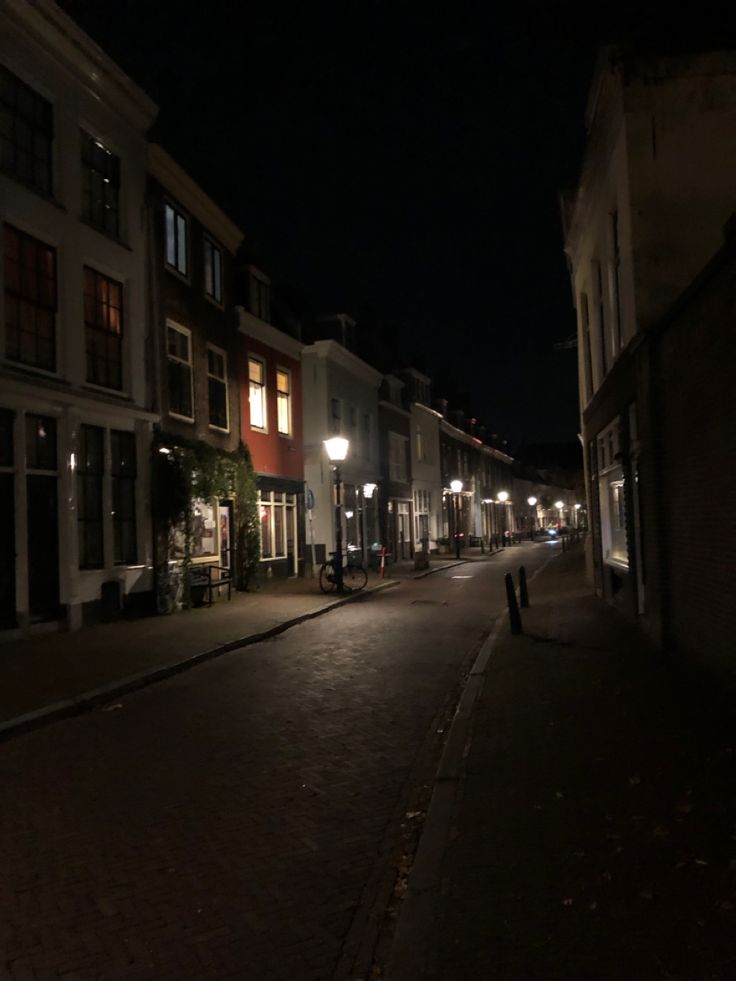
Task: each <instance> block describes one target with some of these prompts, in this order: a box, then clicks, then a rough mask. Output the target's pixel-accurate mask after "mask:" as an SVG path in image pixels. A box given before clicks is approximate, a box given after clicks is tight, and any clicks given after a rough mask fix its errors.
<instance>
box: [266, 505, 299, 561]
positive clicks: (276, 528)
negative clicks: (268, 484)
mask: <svg viewBox="0 0 736 981" xmlns="http://www.w3.org/2000/svg"><path fill="white" fill-rule="evenodd" d="M260 507H261V558H262V559H279V558H285V557H286V556H287V555H288V556H289V557H290V558H294V557H295V555H294V552H295V549H296V537H295V528H296V525H295V516H296V495H295V494H285V493H284V492H283V491H265V490H262V491H261V502H260Z"/></svg>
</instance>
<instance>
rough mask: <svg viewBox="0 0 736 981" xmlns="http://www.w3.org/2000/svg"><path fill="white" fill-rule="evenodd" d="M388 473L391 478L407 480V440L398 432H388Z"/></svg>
mask: <svg viewBox="0 0 736 981" xmlns="http://www.w3.org/2000/svg"><path fill="white" fill-rule="evenodd" d="M388 475H389V479H390V480H406V440H405V439H404V437H403V436H400V435H399V434H398V433H389V434H388Z"/></svg>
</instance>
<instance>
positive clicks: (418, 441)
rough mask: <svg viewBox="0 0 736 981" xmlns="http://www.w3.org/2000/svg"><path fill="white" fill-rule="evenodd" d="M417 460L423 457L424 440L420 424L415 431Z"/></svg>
mask: <svg viewBox="0 0 736 981" xmlns="http://www.w3.org/2000/svg"><path fill="white" fill-rule="evenodd" d="M416 446H417V460H423V459H424V441H423V440H422V429H421V426H417V432H416Z"/></svg>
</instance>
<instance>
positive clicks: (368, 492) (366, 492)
mask: <svg viewBox="0 0 736 981" xmlns="http://www.w3.org/2000/svg"><path fill="white" fill-rule="evenodd" d="M375 492H376V484H363V497H364V498H365V499H366V501H370V499H371V498H372V497H373V495H374V494H375Z"/></svg>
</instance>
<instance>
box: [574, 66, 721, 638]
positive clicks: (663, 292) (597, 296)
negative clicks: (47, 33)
mask: <svg viewBox="0 0 736 981" xmlns="http://www.w3.org/2000/svg"><path fill="white" fill-rule="evenodd" d="M735 108H736V55H734V54H732V53H717V52H715V53H714V52H711V53H708V54H695V55H690V56H647V57H643V56H637V55H632V54H628V53H626V52H623V51H619V50H614V49H606V50H605V51H604V52H603V53H602V55H601V58H600V62H599V66H598V69H597V71H596V75H595V78H594V81H593V85H592V88H591V95H590V100H589V105H588V112H587V120H586V122H587V128H588V145H587V149H586V153H585V159H584V163H583V168H582V175H581V179H580V184H579V186H578V188H577V189H576V191H575V192H573V193H572V194H569V195H567V196H565V197H564V199H563V220H564V231H565V252H566V255H567V257H568V262H569V267H570V273H571V283H572V290H573V298H574V302H575V306H576V309H577V319H578V352H579V387H580V406H581V431H582V436H583V440H584V445H585V467H586V487H587V495H588V516H589V521H590V527H591V531H592V535H591V536H590V542H589V560H590V568H591V576H592V580H593V582H594V584H595V588H596V590H597V591H598V592H599V593H600V594H601V595H603V596H605V597H606V598H607V599H608V600H609V601H611V602H613V603H615V604H616V605H618V606H619V607H620V608H621V609H622V610H624V611H625V612H626V613H628V614H629V615H630V616H632V617H636V618H638V620H639V622H640V623H641V625H642V626H643V627H644V629H645V630H646V631H647V632H648V633H649V634H650V635H651V636H652V637H653V638H654V639H655V640H657V641H663V640H666V638H667V635H668V631H669V629H670V620H669V616H668V614H667V609H668V603H669V600H668V593H669V587H668V576H669V575H670V572H668V571H667V564H666V562H665V559H664V555H663V552H662V548H666V545H665V544H664V543H665V541H666V537H667V531H666V528H665V527H664V525H663V524H662V522H661V520H659V521H658V520H657V518H656V514H649V516H648V517H647V515H645V511H647V509H648V508H649V507H650V506H651V502H653V501H654V500H656V499H657V498H658V497H659V496H662V495H663V494H666V493H667V489H666V488H664V487H663V486H662V485H661V478H662V474H661V471H660V469H659V464H658V455H657V454H658V449H657V446H658V435H657V434H658V429H659V426H660V425H661V420H660V419H658V416H657V410H656V409H655V404H656V403H655V400H654V398H653V396H654V395H655V394H656V386H658V385H659V384H662V381H661V379H659V378H658V376H657V374H656V372H654V370H653V363H652V361H651V358H650V350H651V349H650V338H651V335H652V332H653V331H655V330H656V329H657V325H658V324H659V323H660V321H661V319H662V317H663V316H664V315H665V313H666V311H667V310H668V308H669V307H670V306H671V305H672V304H673V302H674V301H675V300H676V298H677V297H678V295H679V294H681V293H682V291H683V290H684V289H685V288H686V287H688V285H689V284H690V283H691V281H692V280H693V278H694V277H695V276H696V274H697V273H698V272H699V271H700V270H701V268H702V267H703V266H704V265H705V263H706V262H707V261H708V259H709V258H710V257H711V256H712V255H713V254H714V253H715V252H716V251H717V249H718V248H719V247H720V244H721V242H722V230H723V225H724V222H725V220H726V219H727V217H728V216H729V215H730V214H731V212H732V210H733V170H734V164H735V163H736V131H734V128H733V126H732V125H731V120H732V117H733V113H734V109H735ZM702 424H703V428H702V429H701V432H700V437H701V438H703V439H707V438H708V436H707V432H706V430H707V427H708V426H709V425H710V423H709V421H706V420H705V419H703V420H702ZM683 449H684V447H683Z"/></svg>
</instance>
